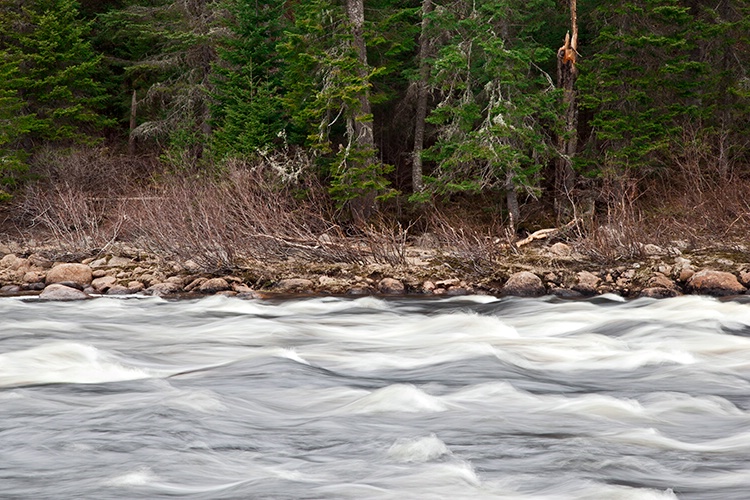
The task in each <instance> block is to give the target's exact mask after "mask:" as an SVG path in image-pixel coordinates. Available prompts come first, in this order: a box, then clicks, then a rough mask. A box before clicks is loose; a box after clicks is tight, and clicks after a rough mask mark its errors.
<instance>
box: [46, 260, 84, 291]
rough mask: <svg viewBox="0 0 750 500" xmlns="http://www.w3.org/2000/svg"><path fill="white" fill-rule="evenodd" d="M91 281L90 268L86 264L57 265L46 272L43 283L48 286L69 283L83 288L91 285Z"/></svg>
mask: <svg viewBox="0 0 750 500" xmlns="http://www.w3.org/2000/svg"><path fill="white" fill-rule="evenodd" d="M92 279H93V275H92V272H91V268H90V267H89V266H87V265H86V264H58V265H56V266H55V267H53V268H52V269H50V270H49V271H47V278H46V280H45V282H46V283H47V284H48V285H51V284H53V283H64V282H69V283H76V284H78V285H80V286H81V287H85V286H88V285H90V284H91V280H92Z"/></svg>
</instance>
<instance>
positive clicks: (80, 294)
mask: <svg viewBox="0 0 750 500" xmlns="http://www.w3.org/2000/svg"><path fill="white" fill-rule="evenodd" d="M39 298H40V299H44V300H83V299H88V298H91V297H90V296H89V294H87V293H86V292H84V291H82V290H78V289H76V288H72V287H69V286H65V285H62V284H60V283H53V284H51V285H47V286H46V287H45V289H44V290H42V293H40V294H39Z"/></svg>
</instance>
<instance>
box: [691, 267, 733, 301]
mask: <svg viewBox="0 0 750 500" xmlns="http://www.w3.org/2000/svg"><path fill="white" fill-rule="evenodd" d="M687 289H688V291H690V292H692V293H697V294H702V295H713V296H726V295H740V294H743V293H745V292H746V288H745V287H744V286H742V285H741V284H740V282H739V281H738V280H737V277H736V276H735V275H734V274H732V273H727V272H724V271H711V270H709V269H704V270H703V271H699V272H697V273H695V274H694V275H693V277H692V278H690V280H689V281H688V282H687Z"/></svg>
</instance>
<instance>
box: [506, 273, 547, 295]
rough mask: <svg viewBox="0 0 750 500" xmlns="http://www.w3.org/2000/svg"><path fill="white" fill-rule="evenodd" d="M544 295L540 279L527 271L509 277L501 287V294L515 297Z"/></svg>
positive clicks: (544, 290)
mask: <svg viewBox="0 0 750 500" xmlns="http://www.w3.org/2000/svg"><path fill="white" fill-rule="evenodd" d="M545 293H546V289H545V288H544V283H542V279H541V278H540V277H539V276H537V275H536V274H534V273H532V272H529V271H521V272H519V273H515V274H513V275H511V277H510V278H509V279H508V281H507V282H506V283H505V286H504V287H503V294H505V295H515V296H517V297H539V296H541V295H544V294H545Z"/></svg>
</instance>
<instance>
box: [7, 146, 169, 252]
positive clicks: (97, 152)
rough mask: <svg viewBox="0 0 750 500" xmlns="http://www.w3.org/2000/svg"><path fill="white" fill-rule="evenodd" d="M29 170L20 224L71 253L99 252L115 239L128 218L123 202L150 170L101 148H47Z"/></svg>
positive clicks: (149, 166) (21, 199) (20, 203)
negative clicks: (30, 176)
mask: <svg viewBox="0 0 750 500" xmlns="http://www.w3.org/2000/svg"><path fill="white" fill-rule="evenodd" d="M32 167H33V172H34V173H35V174H36V175H37V176H38V180H37V181H36V182H35V183H33V184H31V185H29V186H28V187H27V189H26V191H25V193H24V194H23V196H21V197H19V199H18V201H17V205H16V208H17V209H18V210H17V211H18V213H20V219H21V220H22V222H23V224H22V225H24V226H26V227H29V228H31V229H35V230H38V229H40V228H41V229H43V230H46V231H47V232H48V233H49V234H50V235H51V237H52V238H54V239H55V240H56V244H57V246H59V247H60V249H61V250H64V251H71V252H82V251H83V252H88V251H90V250H92V249H100V250H101V249H103V248H106V247H107V246H108V245H109V244H111V243H112V242H114V241H115V240H116V239H117V238H118V237H120V236H121V234H122V232H123V230H124V229H125V226H126V222H127V220H128V218H127V214H126V213H125V200H124V198H125V197H126V196H127V194H128V193H130V192H132V190H133V189H135V186H136V185H137V184H138V183H141V182H145V180H146V179H147V178H148V177H149V176H150V175H151V174H152V173H153V171H154V168H155V167H154V164H153V163H152V162H149V161H147V160H144V159H141V160H138V161H136V160H134V159H132V158H127V157H120V156H112V155H110V154H109V152H108V150H107V149H106V148H81V149H77V150H72V151H70V150H63V149H46V150H43V151H41V152H40V153H38V154H36V155H35V157H34V159H33V165H32Z"/></svg>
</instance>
